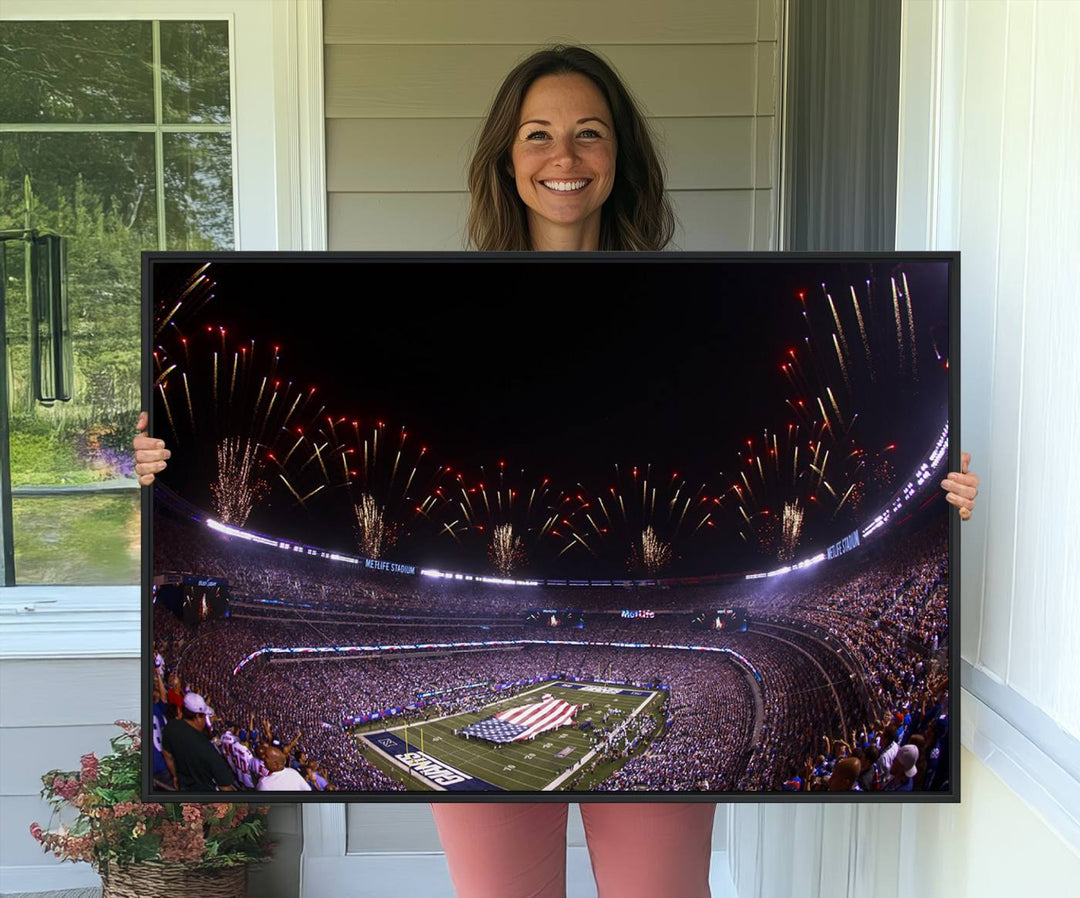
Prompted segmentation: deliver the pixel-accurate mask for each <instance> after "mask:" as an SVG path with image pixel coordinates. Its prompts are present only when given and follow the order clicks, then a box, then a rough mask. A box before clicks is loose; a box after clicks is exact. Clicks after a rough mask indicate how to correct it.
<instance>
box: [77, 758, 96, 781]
mask: <svg viewBox="0 0 1080 898" xmlns="http://www.w3.org/2000/svg"><path fill="white" fill-rule="evenodd" d="M79 760H80V762H81V763H82V779H83V782H86V783H92V782H93V781H94V780H96V779H97V778H98V759H97V757H96V756H95V755H94V753H93V752H91V753H90V754H88V755H83V756H82V757H81V758H80V759H79Z"/></svg>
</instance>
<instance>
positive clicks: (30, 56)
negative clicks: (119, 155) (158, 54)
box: [0, 22, 154, 124]
mask: <svg viewBox="0 0 1080 898" xmlns="http://www.w3.org/2000/svg"><path fill="white" fill-rule="evenodd" d="M0 85H2V89H0V121H3V122H13V123H20V124H21V123H31V122H32V123H38V122H50V123H55V122H112V123H119V122H151V123H152V122H153V121H154V81H153V44H152V40H151V24H150V22H4V23H3V28H2V29H0Z"/></svg>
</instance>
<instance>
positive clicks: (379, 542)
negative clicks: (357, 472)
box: [353, 493, 397, 558]
mask: <svg viewBox="0 0 1080 898" xmlns="http://www.w3.org/2000/svg"><path fill="white" fill-rule="evenodd" d="M353 509H354V511H355V513H356V534H357V535H356V544H357V545H358V546H359V547H360V551H361V552H363V553H364V555H366V556H367V557H368V558H382V555H383V552H385V551H386V550H387V549H389V548H390V547H391V546H392V545H393V544H394V543H395V542H396V541H397V539H396V535H395V533H394V531H393V527H392V526H391V525H389V524H388V523H387V521H386V515H385V514H384V513H383V509H382V508H380V507H379V504H378V503H377V502H376V501H375V497H374V496H371V495H369V494H368V493H363V494H362V495H361V496H360V501H359V502H358V503H356V504H355V505H354V506H353Z"/></svg>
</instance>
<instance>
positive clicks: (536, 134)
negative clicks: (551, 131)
mask: <svg viewBox="0 0 1080 898" xmlns="http://www.w3.org/2000/svg"><path fill="white" fill-rule="evenodd" d="M547 136H548V133H547V131H530V132H529V133H528V134H526V135H525V139H526V140H544V139H545V138H546V137H547Z"/></svg>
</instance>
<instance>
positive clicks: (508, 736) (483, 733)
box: [462, 693, 588, 742]
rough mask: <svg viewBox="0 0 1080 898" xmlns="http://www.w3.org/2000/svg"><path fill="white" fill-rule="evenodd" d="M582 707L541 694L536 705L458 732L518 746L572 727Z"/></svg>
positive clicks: (585, 705) (506, 713) (584, 706)
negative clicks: (534, 738) (563, 727)
mask: <svg viewBox="0 0 1080 898" xmlns="http://www.w3.org/2000/svg"><path fill="white" fill-rule="evenodd" d="M586 707H588V705H587V704H583V705H571V704H570V703H569V702H566V701H563V700H562V699H558V698H555V697H554V696H551V695H547V694H546V693H545V694H544V697H543V699H541V700H540V701H538V702H533V703H532V704H531V705H521V706H520V707H517V708H511V709H510V710H509V711H501V712H500V713H498V714H496V715H495V716H494V717H485V718H484V719H483V720H478V721H477V722H476V723H471V724H469V725H468V726H467V727H465V729H464V730H462V732H463V733H467V734H468V735H470V736H476V737H478V738H480V739H487V740H488V741H489V742H519V741H520V740H522V739H528V738H530V737H531V736H535V735H536V734H537V733H543V732H544V731H545V730H554V729H556V728H557V727H561V726H566V724H568V723H573V721H574V715H575V714H577V712H578V710H579V709H581V708H586Z"/></svg>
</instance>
